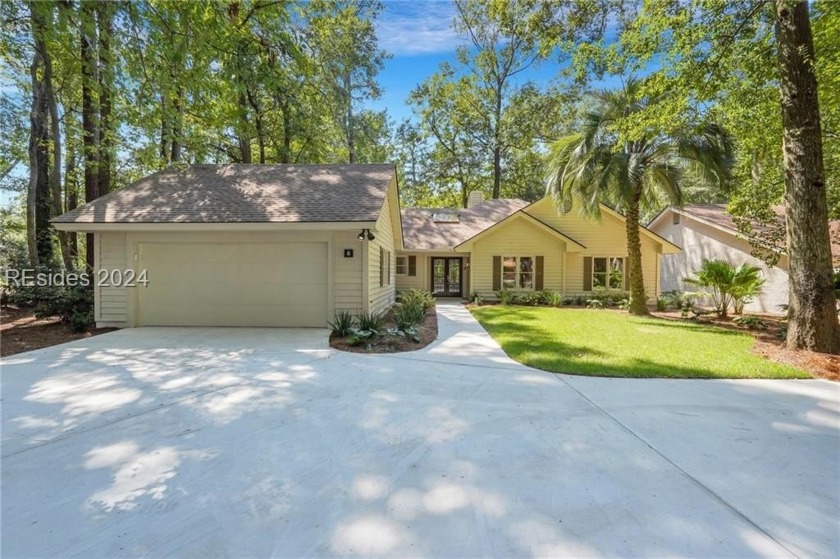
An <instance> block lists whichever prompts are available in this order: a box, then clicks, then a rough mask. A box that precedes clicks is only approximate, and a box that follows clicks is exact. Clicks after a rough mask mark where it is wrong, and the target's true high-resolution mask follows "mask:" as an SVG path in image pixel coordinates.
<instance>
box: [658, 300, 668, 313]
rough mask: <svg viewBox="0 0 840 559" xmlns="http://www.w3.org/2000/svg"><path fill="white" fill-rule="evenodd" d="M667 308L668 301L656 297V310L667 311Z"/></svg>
mask: <svg viewBox="0 0 840 559" xmlns="http://www.w3.org/2000/svg"><path fill="white" fill-rule="evenodd" d="M669 306H670V304H669V301H668V299H666V298H665V297H658V298H657V299H656V310H658V311H660V312H662V311H667V310H668V307H669Z"/></svg>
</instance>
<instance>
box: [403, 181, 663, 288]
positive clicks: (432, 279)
mask: <svg viewBox="0 0 840 559" xmlns="http://www.w3.org/2000/svg"><path fill="white" fill-rule="evenodd" d="M601 209H602V218H601V221H600V222H596V221H593V220H591V219H588V218H585V217H583V216H581V215H580V214H579V212H577V211H576V210H575V209H574V208H573V209H572V211H571V212H569V213H567V214H561V213H559V212H558V211H557V210H556V209H555V207H554V204H553V202H552V200H551V199H550V198H548V197H546V198H543V199H541V200H538V201H536V202H534V203H528V202H526V201H524V200H516V199H507V200H486V201H484V200H483V199H482V197H481V193H478V192H474V193H472V195H471V196H470V198H469V203H468V207H467V208H466V209H457V210H455V209H418V208H406V209H404V210H403V211H402V216H403V218H402V221H403V250H401V251H399V252H398V254H397V289H398V290H401V289H410V288H416V289H426V290H428V291H431V292H432V293H434V294H435V295H438V296H451V297H469V296H471V295H473V294H479V295H481V296H482V297H484V298H495V297H496V293H497V292H498V291H500V290H502V289H510V290H537V291H539V290H542V289H551V290H554V291H558V292H560V293H563V294H565V295H585V294H587V293H591V292H592V291H593V289H594V288H597V287H599V286H601V287H608V288H611V289H615V290H626V289H627V275H626V274H625V270H626V265H627V237H626V235H625V223H624V217H623V216H621V214H619V213H617V212H615V211H613V210H611V209H610V208H608V207H606V206H602V208H601ZM641 237H642V269H643V274H644V277H645V283H646V288H647V292H648V295H649V297H651V298H656V295H657V294H658V293H659V285H658V283H659V273H658V270H659V265H660V259H661V257H662V255H664V254H671V253H675V252H678V251H679V247H678V246H676V245H675V244H673V243H671V242H669V241H667V240H665V239H663V238H661V237H659V236H658V235H656V234H654V233H652V232H651V231H648V230H647V229H642V235H641Z"/></svg>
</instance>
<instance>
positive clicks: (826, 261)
mask: <svg viewBox="0 0 840 559" xmlns="http://www.w3.org/2000/svg"><path fill="white" fill-rule="evenodd" d="M776 16H777V17H776V42H777V55H778V62H779V86H780V91H781V106H782V128H783V146H782V152H783V156H784V170H785V206H786V218H785V219H786V223H787V247H788V259H789V267H788V273H789V278H790V279H789V291H790V294H789V298H790V309H789V310H790V320H789V322H788V331H787V346H788V347H789V348H791V349H808V350H812V351H820V352H824V353H837V352H840V326H838V322H837V311H836V300H835V297H834V286H833V283H832V267H831V244H830V240H829V234H828V204H827V200H826V182H825V169H824V166H823V150H822V133H821V129H820V111H819V100H818V98H817V77H816V74H815V73H814V42H813V37H812V35H811V23H810V21H809V19H808V4H807V2H804V1H802V2H790V1H786V0H776Z"/></svg>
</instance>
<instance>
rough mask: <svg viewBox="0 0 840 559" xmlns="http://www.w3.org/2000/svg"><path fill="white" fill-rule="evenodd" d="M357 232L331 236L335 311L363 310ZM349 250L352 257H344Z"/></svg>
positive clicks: (360, 243) (359, 249) (359, 242)
mask: <svg viewBox="0 0 840 559" xmlns="http://www.w3.org/2000/svg"><path fill="white" fill-rule="evenodd" d="M358 234H359V232H358V231H352V232H347V233H335V234H334V235H333V263H334V265H333V286H334V289H333V304H334V307H335V308H336V309H345V310H350V311H359V310H361V309H363V308H364V304H363V298H362V262H363V258H364V255H363V251H362V241H360V240H359V239H357V238H356V236H357V235H358ZM345 249H351V250H352V251H353V256H352V257H350V258H347V257H345V256H344V250H345Z"/></svg>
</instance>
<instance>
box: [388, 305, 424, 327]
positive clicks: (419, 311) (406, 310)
mask: <svg viewBox="0 0 840 559" xmlns="http://www.w3.org/2000/svg"><path fill="white" fill-rule="evenodd" d="M425 316H426V307H425V306H424V305H423V302H422V301H421V300H419V299H408V300H406V301H403V302H402V303H399V304H398V305H397V306H396V308H395V309H394V321H395V322H396V323H397V328H398V329H399V330H403V331H407V330H410V329H412V328H414V327H416V326H417V325H418V324H420V323H421V322H422V321H423V318H424V317H425Z"/></svg>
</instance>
